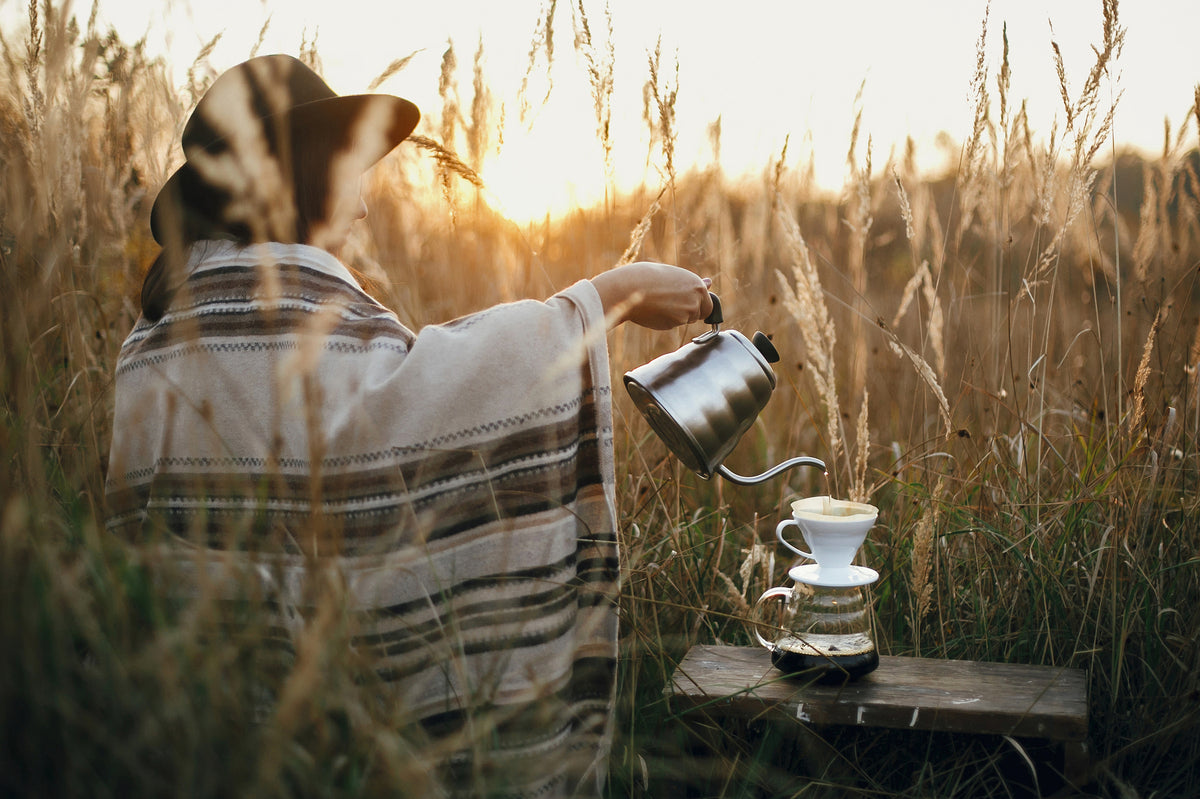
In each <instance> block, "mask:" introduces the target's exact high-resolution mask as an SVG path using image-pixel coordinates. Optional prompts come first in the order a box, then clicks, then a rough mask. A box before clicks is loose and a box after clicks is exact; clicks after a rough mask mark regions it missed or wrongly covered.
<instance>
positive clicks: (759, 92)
mask: <svg viewBox="0 0 1200 799" xmlns="http://www.w3.org/2000/svg"><path fill="white" fill-rule="evenodd" d="M99 2H100V8H99V19H100V21H101V24H102V25H111V26H113V27H115V28H116V29H117V30H118V31H119V32H120V33H121V34H122V36H123V37H125V38H126V39H131V40H132V39H136V38H139V37H141V36H143V35H144V36H146V37H147V43H148V46H149V47H150V48H151V50H154V51H156V52H163V53H167V54H169V55H168V57H169V60H170V62H171V63H172V64H173V65H174V66H175V68H176V70H177V76H178V80H179V82H180V83H182V81H183V77H182V76H183V73H184V72H185V71H186V69H187V67H188V66H189V65H190V63H191V61H192V60H193V58H194V57H195V54H196V53H197V52H198V51H199V50H200V48H201V47H202V46H203V45H204V44H205V43H207V42H209V41H211V40H212V39H213V38H214V37H215V36H217V35H218V34H220V35H221V39H220V42H219V44H218V46H217V47H216V48H215V49H214V50H213V52H212V55H211V56H210V59H209V60H210V63H211V65H212V66H213V67H214V68H215V69H217V70H218V71H219V70H221V69H224V68H227V67H229V66H232V65H234V64H236V63H237V62H239V61H241V60H243V59H244V58H246V57H247V56H248V55H249V54H250V52H251V50H252V49H253V47H254V46H255V42H256V40H257V39H258V37H259V34H260V30H261V29H262V27H263V25H264V23H266V22H267V21H268V20H269V25H268V28H267V32H266V37H265V40H264V41H263V44H262V45H261V47H260V49H259V52H260V53H266V52H289V53H296V52H298V49H299V47H300V44H301V42H302V41H304V40H305V39H308V40H312V39H313V38H314V37H315V38H316V44H317V50H318V52H319V54H320V56H321V59H322V62H323V65H324V72H325V77H326V79H327V80H328V81H329V83H330V84H331V85H332V86H333V88H334V89H335V90H336V91H338V92H339V93H343V94H350V93H355V92H361V91H365V90H366V88H367V86H368V84H369V83H370V82H371V81H372V79H374V78H375V77H376V76H377V75H379V74H380V73H382V72H383V71H384V69H385V68H386V67H387V66H388V65H389V64H390V63H391V62H392V61H393V60H395V59H397V58H401V57H404V56H407V55H409V54H412V53H415V56H414V57H413V59H412V60H411V61H410V62H409V64H408V66H406V67H405V69H403V70H402V71H401V72H399V73H398V74H396V75H394V76H393V77H391V78H389V79H388V80H387V81H386V82H385V83H384V84H383V85H382V86H381V87H380V89H379V90H380V91H386V92H390V93H394V94H399V95H401V96H404V97H407V98H408V99H410V100H412V101H414V102H416V103H417V105H418V106H421V107H423V108H426V109H430V110H432V111H433V112H434V113H435V114H436V112H437V111H438V110H439V109H440V101H439V99H438V94H437V86H438V75H439V71H440V68H441V60H442V54H443V52H444V51H445V50H446V46H447V43H448V42H453V44H454V48H455V52H456V53H457V58H458V63H459V68H460V78H459V80H460V85H461V91H462V93H463V99H464V102H469V96H470V87H471V80H472V76H471V64H472V60H473V58H474V55H475V52H476V49H477V48H478V47H479V45H480V42H482V45H483V52H484V58H485V66H484V71H483V73H484V76H485V79H486V80H487V81H488V84H489V89H490V90H491V92H492V93H493V95H494V97H495V98H496V100H497V102H498V103H500V104H502V105H503V108H504V142H503V145H502V147H501V148H500V149H499V152H498V154H495V155H494V157H493V158H491V159H490V160H489V162H488V164H487V165H486V167H485V169H484V175H483V177H484V179H485V180H486V181H487V183H488V185H489V187H490V191H491V192H492V195H493V197H494V198H495V200H496V201H497V202H498V203H499V204H500V205H501V206H503V207H504V208H505V210H507V211H508V212H509V213H510V215H512V216H514V217H526V218H536V217H537V216H539V215H541V214H543V213H545V212H547V211H552V212H556V211H561V210H563V209H564V208H568V207H570V206H571V205H572V204H589V203H591V202H594V201H595V200H596V198H597V197H599V196H602V194H603V191H604V185H605V173H604V167H603V155H602V150H601V147H600V144H599V142H598V140H597V138H596V136H595V133H594V131H595V127H596V122H595V118H594V115H593V111H592V100H591V95H590V93H589V88H588V82H587V78H586V74H585V73H584V71H583V69H582V62H581V60H580V59H579V58H578V57H577V55H576V53H575V52H574V50H573V47H572V40H573V31H572V10H573V8H572V4H571V2H570V0H559V2H558V4H557V13H556V15H555V17H554V30H555V35H554V52H555V57H554V61H553V63H552V64H550V65H549V73H548V74H549V80H550V81H551V83H550V84H547V77H546V76H547V62H546V58H545V56H544V54H542V55H541V56H540V57H539V59H538V60H537V62H536V65H535V75H534V78H533V82H532V84H531V86H532V90H531V92H530V95H531V96H532V97H533V98H534V99H535V100H540V98H541V96H542V95H543V94H544V93H545V90H546V88H547V87H548V86H549V88H550V95H549V99H548V101H547V102H546V104H545V105H544V106H540V107H539V108H538V111H537V113H536V115H535V116H534V117H533V118H532V119H531V120H527V121H526V123H525V124H522V122H521V120H520V114H519V111H518V108H519V104H518V88H519V87H520V85H521V81H522V77H523V76H524V75H525V73H526V68H527V65H528V61H529V53H530V50H531V46H532V41H533V38H534V33H535V30H536V28H537V24H538V20H539V17H540V16H541V14H542V12H543V11H544V9H545V8H547V7H548V6H547V3H546V2H545V1H544V0H504V1H503V2H501V0H437V2H433V3H429V2H425V3H420V4H418V3H412V2H398V1H397V0H323V1H322V2H317V0H287V2H284V1H283V0H279V1H273V0H204V2H194V3H188V2H185V0H99ZM578 3H579V0H575V5H576V7H577V6H578ZM583 5H584V8H585V10H586V12H587V15H588V17H589V22H590V27H591V30H592V34H593V37H594V38H595V39H596V40H597V41H603V40H604V39H605V37H606V35H607V32H606V29H607V23H606V21H605V9H606V8H608V9H609V10H610V14H611V19H612V27H613V35H612V44H613V49H614V54H615V72H614V94H613V142H614V146H615V152H614V164H615V168H616V175H617V181H618V183H619V184H621V185H623V186H628V185H631V184H635V183H637V182H640V181H643V180H646V181H649V182H650V183H656V182H657V181H659V180H660V179H661V170H662V157H661V154H658V153H653V154H651V157H650V162H649V164H648V163H647V154H648V150H649V142H648V134H647V129H646V125H645V123H644V121H643V119H642V107H643V86H644V84H645V83H646V81H647V78H648V57H649V53H650V52H651V51H653V50H654V49H655V48H656V46H657V47H658V49H659V51H660V52H661V54H662V56H661V78H662V79H663V85H665V86H666V87H667V88H671V87H677V91H678V93H677V102H676V114H677V118H676V129H677V132H678V138H677V143H676V164H677V167H678V168H679V169H683V168H686V167H687V166H688V165H689V164H699V165H705V164H708V163H710V162H711V161H712V159H713V148H712V145H711V137H710V133H709V131H710V127H711V125H712V124H713V123H714V122H715V121H716V120H718V119H719V120H720V129H721V148H720V156H721V164H722V167H723V168H724V170H725V171H726V173H727V174H732V175H737V174H741V173H756V172H760V171H761V170H763V169H765V168H767V167H768V166H769V165H770V164H772V163H773V162H774V161H775V160H776V159H777V158H778V156H779V154H780V152H781V150H782V148H783V146H784V143H785V141H787V142H788V151H787V152H788V156H789V164H791V165H794V166H797V167H799V166H801V165H802V164H804V163H807V161H808V159H809V158H810V157H811V158H812V162H813V165H814V168H815V170H816V177H817V180H818V182H819V183H820V184H821V185H823V186H824V187H826V188H829V189H831V190H837V189H838V188H839V187H841V186H842V184H843V181H844V180H845V177H846V175H847V166H846V155H847V149H848V147H849V143H850V140H851V128H852V126H853V124H854V121H855V117H856V115H857V114H858V113H859V112H861V120H862V122H861V126H860V143H859V163H860V165H861V163H862V157H863V156H862V153H863V152H864V150H865V147H866V142H867V139H868V137H869V138H870V141H871V150H872V164H873V168H874V169H875V170H879V169H881V168H882V165H883V164H884V163H885V162H886V160H887V158H888V155H889V152H890V151H892V150H893V149H895V150H896V151H897V152H902V150H903V146H904V142H905V139H906V138H907V137H910V136H911V137H912V138H913V139H914V140H915V141H916V142H917V145H918V154H919V155H920V156H921V157H922V160H923V162H924V163H925V164H926V165H927V166H935V165H936V164H938V163H939V162H940V161H941V160H942V159H943V158H945V157H946V155H947V153H950V154H951V155H953V154H954V153H956V150H954V148H950V149H949V150H945V149H940V148H939V147H938V146H937V145H936V144H935V141H936V137H937V136H938V134H939V133H941V132H945V133H947V134H949V135H950V137H951V139H952V140H953V141H955V142H961V141H962V140H963V139H964V138H966V137H967V135H968V134H969V132H970V128H971V121H972V115H973V111H972V105H971V92H970V88H971V87H970V83H971V78H972V75H973V73H974V68H975V62H976V52H977V44H978V40H979V38H980V34H981V28H982V23H983V20H984V16H985V13H986V14H987V16H988V32H987V38H986V40H985V41H986V50H985V53H986V58H987V66H988V70H989V81H990V86H989V90H990V92H991V93H992V95H993V97H994V96H995V74H996V72H997V70H998V69H999V64H1000V58H1001V48H1002V44H1001V32H1002V29H1003V28H1004V27H1006V28H1007V34H1008V41H1009V48H1010V56H1009V61H1010V65H1011V69H1012V93H1011V94H1012V96H1013V97H1015V98H1017V99H1024V100H1025V101H1026V102H1027V103H1028V109H1029V116H1030V123H1031V127H1032V128H1033V130H1034V132H1035V135H1036V136H1038V137H1039V138H1042V139H1044V138H1046V137H1048V136H1049V132H1050V130H1051V128H1052V127H1053V126H1054V125H1055V124H1056V123H1057V124H1058V125H1059V126H1060V127H1061V125H1062V121H1063V119H1064V113H1063V106H1062V100H1061V97H1060V94H1059V88H1058V80H1057V77H1056V74H1055V67H1054V61H1053V58H1052V50H1051V41H1056V42H1057V43H1058V44H1059V46H1060V49H1061V51H1062V54H1063V59H1064V66H1065V68H1066V73H1067V79H1068V85H1069V88H1070V90H1071V91H1072V92H1077V91H1078V90H1079V87H1080V86H1081V85H1082V83H1083V81H1084V80H1085V78H1086V77H1087V73H1088V70H1089V68H1090V66H1091V64H1092V63H1093V59H1094V56H1093V53H1092V49H1091V48H1092V46H1093V45H1098V44H1099V43H1100V40H1101V27H1102V6H1101V2H1100V0H992V2H990V4H989V3H988V2H987V0H909V2H897V0H853V1H851V2H842V3H834V2H829V0H739V1H738V2H734V3H730V2H723V3H716V2H708V1H707V0H608V2H607V4H606V3H604V2H602V0H583ZM27 9H28V6H27V4H26V3H25V2H23V0H0V23H3V25H4V30H5V31H6V32H11V31H13V30H15V29H16V28H15V27H14V26H17V27H19V25H20V23H21V20H22V19H23V18H24V17H25V15H26V13H27ZM73 9H74V11H75V13H76V14H77V15H78V16H79V17H80V18H81V19H86V17H87V14H88V13H89V11H90V10H91V2H88V1H87V0H77V2H75V4H74V5H73ZM1119 14H1120V24H1121V25H1122V27H1124V28H1125V29H1126V30H1127V36H1126V44H1125V48H1124V51H1123V53H1122V56H1121V58H1120V60H1119V61H1118V62H1117V66H1116V70H1115V71H1114V72H1113V73H1112V75H1111V80H1110V81H1107V82H1106V83H1105V85H1104V87H1103V91H1104V93H1105V96H1106V97H1113V98H1115V97H1116V96H1118V94H1120V97H1121V99H1120V102H1119V104H1118V107H1117V108H1118V112H1117V117H1116V124H1115V126H1114V133H1115V139H1116V141H1117V143H1119V144H1122V145H1132V146H1137V147H1140V148H1142V149H1145V150H1149V151H1151V152H1155V151H1160V150H1161V148H1162V142H1163V126H1164V119H1165V118H1166V119H1169V121H1170V124H1171V125H1172V127H1173V128H1177V127H1178V126H1179V125H1180V124H1181V123H1183V122H1184V121H1185V120H1186V119H1187V116H1188V112H1189V108H1190V106H1191V104H1192V102H1193V99H1194V93H1195V89H1196V86H1197V84H1198V83H1200V50H1198V49H1196V48H1195V46H1194V31H1196V30H1200V2H1196V0H1137V2H1134V1H1133V0H1126V2H1125V3H1123V4H1121V5H1120V7H1119ZM676 64H678V72H677V73H676V71H675V67H676ZM427 132H428V133H430V134H432V135H435V136H436V132H435V131H427ZM1195 135H1196V134H1195V123H1194V121H1193V123H1192V128H1191V130H1190V132H1189V137H1190V139H1191V141H1192V142H1193V143H1194V140H1195Z"/></svg>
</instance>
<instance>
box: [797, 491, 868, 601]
mask: <svg viewBox="0 0 1200 799" xmlns="http://www.w3.org/2000/svg"><path fill="white" fill-rule="evenodd" d="M878 516H879V509H878V508H876V507H875V506H874V505H867V504H865V503H862V502H850V501H849V500H844V499H830V498H829V497H827V496H822V497H808V498H806V499H798V500H796V501H795V502H793V503H792V518H790V519H784V520H783V521H782V522H780V523H779V526H777V527H776V528H775V537H776V538H778V539H779V542H780V543H781V544H783V545H784V546H785V547H787V548H788V549H790V550H792V551H793V552H795V553H796V554H797V555H799V556H800V557H802V558H808V559H809V560H813V561H816V562H815V563H812V564H808V565H805V566H797V567H796V568H794V569H792V570H791V571H790V572H789V576H791V577H792V579H794V580H797V581H799V582H805V583H809V584H810V585H824V586H843V587H848V586H854V585H866V584H868V583H872V582H874V581H875V580H876V579H878V577H879V574H878V572H876V571H874V570H873V569H868V568H865V567H863V566H854V565H852V564H851V561H853V560H854V554H855V553H856V552H858V548H859V547H861V546H862V543H863V541H865V540H866V538H867V531H868V530H870V529H871V526H872V525H874V524H875V519H876V518H877V517H878ZM793 526H794V527H799V528H800V532H801V533H803V534H804V541H805V543H807V544H808V548H809V551H808V552H805V551H804V550H802V549H799V548H797V547H795V546H793V545H792V544H791V542H789V541H788V540H787V539H786V538H784V535H783V533H784V531H785V530H786V529H787V528H789V527H793ZM793 572H794V574H793Z"/></svg>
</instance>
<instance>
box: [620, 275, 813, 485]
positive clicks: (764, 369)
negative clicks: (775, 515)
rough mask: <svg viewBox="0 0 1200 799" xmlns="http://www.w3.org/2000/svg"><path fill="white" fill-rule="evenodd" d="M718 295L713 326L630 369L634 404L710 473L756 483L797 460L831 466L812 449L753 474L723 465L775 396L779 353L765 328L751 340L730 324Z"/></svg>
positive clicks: (680, 454) (683, 455) (676, 448)
mask: <svg viewBox="0 0 1200 799" xmlns="http://www.w3.org/2000/svg"><path fill="white" fill-rule="evenodd" d="M711 296H712V301H713V311H712V313H711V314H710V315H709V316H708V318H707V319H705V320H704V321H705V322H707V323H708V324H710V325H712V329H711V330H709V331H707V332H705V333H704V334H703V335H700V336H697V337H696V338H694V339H692V340H691V341H690V342H689V343H687V344H685V345H683V347H681V348H680V349H678V350H676V351H675V352H671V353H667V354H666V355H660V356H659V357H657V358H655V359H654V360H653V361H651V362H650V363H647V364H644V365H642V366H639V367H638V368H636V369H633V370H631V371H629V372H626V373H625V388H626V389H627V390H628V391H629V396H630V398H632V399H633V402H634V405H636V406H637V409H638V410H639V411H640V412H641V414H642V415H643V416H644V417H646V421H647V422H649V423H650V427H651V429H653V430H654V432H655V433H656V434H658V437H659V438H660V439H662V441H663V443H665V444H666V445H667V447H668V449H670V450H671V452H673V453H674V454H675V456H676V457H677V458H679V460H681V461H682V462H683V463H684V464H685V465H686V466H687V467H688V468H690V469H692V470H693V471H695V472H696V473H697V474H699V475H700V476H701V477H703V478H705V479H708V478H710V477H712V476H713V474H719V475H721V476H722V477H724V478H725V479H726V480H728V481H730V482H731V483H735V484H737V485H754V484H756V483H761V482H763V481H764V480H768V479H770V478H772V477H774V476H775V475H777V474H779V473H780V472H784V471H786V470H788V469H791V468H793V467H795V466H815V467H817V468H819V469H821V470H822V471H824V470H825V463H824V461H821V460H819V459H817V458H810V457H806V456H805V457H797V458H790V459H789V460H786V461H784V462H783V463H780V464H779V465H777V466H774V467H772V468H771V469H768V470H767V471H765V472H763V473H762V474H759V475H755V476H753V477H745V476H743V475H739V474H736V473H734V472H731V471H730V470H729V469H727V468H726V467H725V466H724V465H722V461H724V460H725V457H726V456H727V455H729V453H730V452H731V451H733V448H734V447H735V446H737V443H738V441H739V440H741V437H742V435H743V434H744V433H745V432H746V431H747V430H749V429H750V426H751V425H753V424H754V420H755V419H756V418H758V414H759V411H761V410H762V409H763V407H765V406H766V404H767V400H769V399H770V398H771V392H772V391H774V390H775V372H773V371H772V370H771V364H773V363H777V362H778V361H779V353H778V352H777V351H776V349H775V346H774V345H773V344H772V343H771V340H770V339H769V338H768V337H767V336H766V335H764V334H763V333H755V334H754V339H753V340H750V339H748V338H746V337H745V336H743V335H742V334H741V333H739V332H737V331H736V330H733V331H724V332H723V331H722V330H721V322H722V321H724V318H723V316H722V312H721V301H720V300H719V299H718V298H717V295H715V294H713V295H711Z"/></svg>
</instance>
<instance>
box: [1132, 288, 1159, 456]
mask: <svg viewBox="0 0 1200 799" xmlns="http://www.w3.org/2000/svg"><path fill="white" fill-rule="evenodd" d="M1168 307H1169V306H1165V305H1164V306H1162V307H1161V308H1159V309H1158V313H1156V314H1154V321H1153V322H1152V323H1151V325H1150V332H1149V333H1148V334H1147V335H1146V344H1145V345H1144V346H1143V347H1142V359H1141V361H1139V362H1138V368H1137V372H1136V373H1135V374H1134V376H1133V413H1132V415H1131V416H1130V417H1129V429H1130V431H1131V432H1132V433H1133V434H1134V435H1135V436H1138V437H1140V436H1141V434H1142V433H1143V432H1144V430H1143V427H1144V424H1145V421H1146V383H1147V382H1148V381H1149V380H1150V355H1151V353H1153V351H1154V340H1155V339H1156V338H1157V337H1158V329H1159V328H1160V327H1161V326H1162V323H1163V322H1164V321H1165V319H1166V314H1167V308H1168Z"/></svg>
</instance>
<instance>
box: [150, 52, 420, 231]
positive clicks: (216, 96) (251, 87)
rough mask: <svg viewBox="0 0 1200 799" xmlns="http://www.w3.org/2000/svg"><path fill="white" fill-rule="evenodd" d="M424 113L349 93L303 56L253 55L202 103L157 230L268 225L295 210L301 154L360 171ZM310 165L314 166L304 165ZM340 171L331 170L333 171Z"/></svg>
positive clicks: (157, 213) (158, 202) (156, 215)
mask: <svg viewBox="0 0 1200 799" xmlns="http://www.w3.org/2000/svg"><path fill="white" fill-rule="evenodd" d="M420 117H421V114H420V111H418V110H417V107H416V106H415V105H413V104H412V103H410V102H409V101H408V100H404V99H401V98H399V97H394V96H391V95H386V94H358V95H346V96H340V95H338V94H337V93H336V92H334V91H333V89H331V88H329V85H328V84H327V83H325V81H324V80H322V79H321V77H320V76H319V75H317V73H315V72H313V70H311V69H310V68H309V67H308V66H306V65H305V64H304V63H303V62H302V61H300V60H298V59H296V58H293V57H291V56H288V55H268V56H260V57H257V58H252V59H250V60H249V61H246V62H244V63H242V64H239V65H237V66H236V67H233V68H232V69H230V70H228V71H227V72H225V73H224V74H222V75H221V76H220V77H219V78H217V79H216V81H214V82H213V85H212V87H211V88H209V90H208V91H207V92H205V94H204V96H203V97H202V98H201V99H200V102H199V103H198V104H197V105H196V109H195V110H194V111H193V112H192V115H191V117H190V118H189V119H188V121H187V124H186V125H185V126H184V129H183V135H182V137H181V141H182V144H183V153H184V158H185V159H186V160H185V162H184V164H183V166H181V167H180V168H179V169H178V170H177V171H176V172H175V174H173V175H172V176H171V177H170V178H169V179H168V180H167V182H166V184H165V185H164V186H163V188H162V190H161V191H160V192H159V194H158V197H157V198H156V199H155V201H154V207H153V208H152V209H151V211H150V230H151V232H152V233H153V234H154V238H155V240H156V241H157V242H158V243H159V244H164V243H165V239H166V237H167V236H168V235H171V233H170V231H172V230H176V231H177V230H185V229H187V230H207V229H214V228H215V229H217V230H221V229H223V227H222V225H224V226H228V225H231V224H232V225H243V226H247V225H259V224H261V225H265V227H263V228H261V229H265V230H276V229H277V228H276V227H274V226H273V225H272V224H271V222H272V220H271V219H269V218H267V219H263V218H262V217H263V215H264V214H266V215H267V216H268V217H269V216H270V215H272V214H281V213H282V214H285V215H289V218H288V220H286V222H285V223H286V224H291V219H290V215H292V214H293V213H294V210H293V209H294V204H293V203H283V205H286V208H285V209H280V208H279V206H280V205H281V203H280V202H279V198H280V197H291V196H292V195H291V194H290V192H291V191H292V188H293V186H292V174H291V169H292V164H293V163H295V161H294V157H295V155H296V154H303V155H305V156H314V155H316V156H319V157H320V158H321V159H322V160H323V161H324V162H325V163H324V164H313V165H312V167H311V168H313V169H320V168H328V169H330V170H334V169H336V170H338V175H337V176H338V177H344V176H346V175H351V172H350V171H349V170H353V173H352V175H351V176H352V177H357V176H358V175H361V174H362V173H363V172H364V171H366V170H367V169H368V168H370V167H371V166H372V165H373V164H374V163H375V162H376V161H378V160H379V159H381V158H383V156H385V155H387V154H388V153H389V152H390V151H391V150H392V148H394V147H395V146H396V145H397V144H399V143H400V142H401V141H403V140H404V139H405V138H407V137H408V135H409V134H410V133H412V131H413V129H414V128H416V126H417V122H418V120H419V119H420ZM304 166H305V168H309V167H308V164H307V163H305V165H304ZM331 174H332V172H331Z"/></svg>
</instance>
